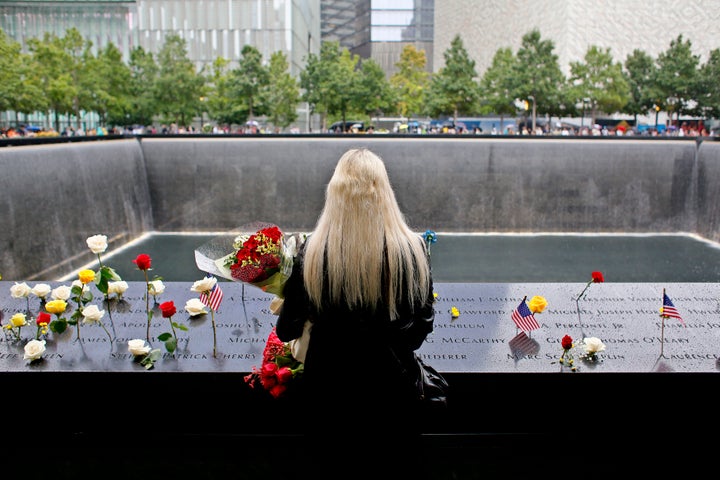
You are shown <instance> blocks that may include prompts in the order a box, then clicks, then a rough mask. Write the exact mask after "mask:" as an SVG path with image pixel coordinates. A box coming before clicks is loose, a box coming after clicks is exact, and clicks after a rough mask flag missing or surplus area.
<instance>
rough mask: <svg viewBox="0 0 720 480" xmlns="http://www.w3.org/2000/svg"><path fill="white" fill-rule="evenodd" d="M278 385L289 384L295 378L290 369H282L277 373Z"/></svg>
mask: <svg viewBox="0 0 720 480" xmlns="http://www.w3.org/2000/svg"><path fill="white" fill-rule="evenodd" d="M276 375H277V379H278V383H287V382H289V381H290V380H292V378H293V373H292V370H290V368H288V367H280V369H278V371H277V374H276Z"/></svg>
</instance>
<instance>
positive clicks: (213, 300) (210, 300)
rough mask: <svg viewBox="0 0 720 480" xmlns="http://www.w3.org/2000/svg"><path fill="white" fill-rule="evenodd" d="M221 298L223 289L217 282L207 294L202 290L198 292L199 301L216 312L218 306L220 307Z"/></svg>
mask: <svg viewBox="0 0 720 480" xmlns="http://www.w3.org/2000/svg"><path fill="white" fill-rule="evenodd" d="M222 299H223V291H222V289H221V288H220V284H219V283H216V284H215V286H214V287H213V288H212V290H210V294H208V292H202V293H201V294H200V301H201V302H203V303H204V304H205V305H207V306H208V307H210V308H211V309H212V310H214V311H216V312H217V310H218V308H220V303H221V302H222Z"/></svg>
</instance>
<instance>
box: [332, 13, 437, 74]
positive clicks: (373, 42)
mask: <svg viewBox="0 0 720 480" xmlns="http://www.w3.org/2000/svg"><path fill="white" fill-rule="evenodd" d="M434 10H435V0H322V6H321V18H322V27H321V30H322V39H323V41H328V40H332V41H337V42H339V43H340V46H341V47H346V48H347V49H348V50H350V52H352V53H354V54H356V55H359V56H360V57H362V58H372V59H373V60H375V61H376V62H377V63H378V64H379V65H380V66H381V67H382V69H383V70H384V71H385V74H386V76H387V77H388V78H389V77H390V76H391V75H392V74H393V73H395V72H396V71H397V68H396V67H395V64H396V63H397V62H398V60H400V53H401V52H402V50H403V48H405V46H406V45H408V44H411V45H414V46H415V48H416V49H418V50H424V51H425V58H426V59H427V64H426V70H427V71H428V72H432V59H433V35H434V27H433V25H434V19H433V16H434Z"/></svg>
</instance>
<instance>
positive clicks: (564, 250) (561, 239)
mask: <svg viewBox="0 0 720 480" xmlns="http://www.w3.org/2000/svg"><path fill="white" fill-rule="evenodd" d="M216 236H217V235H216V234H211V235H210V234H194V233H192V234H188V233H153V234H149V235H146V236H144V237H142V238H140V239H138V240H136V241H134V242H131V243H129V244H127V245H125V246H123V247H122V248H120V249H117V250H114V251H108V252H106V253H105V254H103V262H104V263H105V264H107V265H109V266H111V267H112V268H114V269H115V270H116V271H117V272H118V274H119V275H120V276H121V277H122V278H123V280H126V281H144V279H145V278H144V276H143V273H142V272H141V271H140V270H138V269H137V268H136V266H135V264H134V263H132V260H133V259H135V258H136V257H137V256H138V255H139V254H141V253H146V254H148V255H150V257H151V258H152V270H150V278H151V279H152V278H153V277H154V276H156V275H157V276H159V277H162V279H163V280H164V281H195V280H199V279H201V278H202V277H203V276H204V272H202V271H200V270H199V269H198V268H197V266H196V265H195V255H194V252H195V249H196V248H198V247H200V246H201V245H203V244H204V243H206V242H208V241H210V240H211V239H213V238H215V237H216ZM437 239H438V240H437V242H436V243H434V244H432V246H431V262H432V270H433V279H434V281H435V282H440V283H521V282H526V283H563V282H588V281H589V280H590V279H591V273H592V272H593V271H600V272H602V273H603V276H604V278H605V281H606V282H618V283H644V282H670V283H683V282H701V283H707V282H710V283H712V282H717V281H718V279H720V246H719V245H718V244H716V243H713V242H709V241H706V240H703V239H701V238H699V237H695V236H691V235H681V234H678V235H637V234H632V235H605V234H581V235H577V234H537V235H535V234H533V235H529V234H517V235H505V234H473V233H469V234H455V233H453V234H443V233H441V232H438V233H437ZM228 253H230V252H228ZM95 266H97V265H96V264H95ZM88 268H94V266H93V265H92V264H91V265H90V266H88ZM76 273H77V272H72V274H70V275H69V276H68V278H75V275H76Z"/></svg>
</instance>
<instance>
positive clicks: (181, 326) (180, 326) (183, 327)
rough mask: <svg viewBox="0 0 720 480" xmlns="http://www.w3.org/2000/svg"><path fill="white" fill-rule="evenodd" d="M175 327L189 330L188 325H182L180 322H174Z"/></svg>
mask: <svg viewBox="0 0 720 480" xmlns="http://www.w3.org/2000/svg"><path fill="white" fill-rule="evenodd" d="M172 324H173V327H175V328H177V329H178V330H182V331H183V332H187V331H188V327H187V326H186V325H181V324H179V323H175V322H172Z"/></svg>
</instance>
